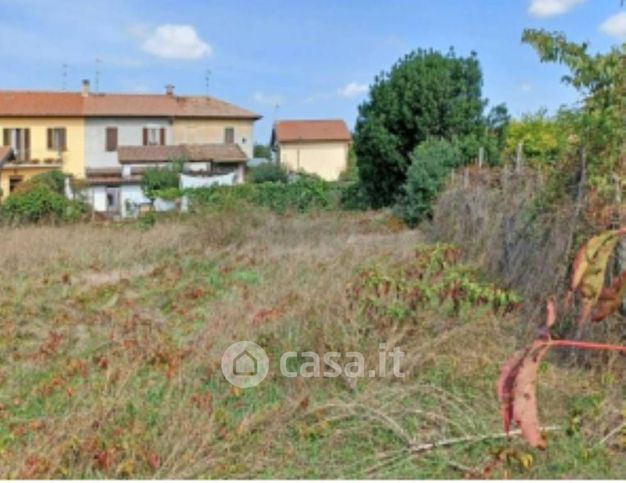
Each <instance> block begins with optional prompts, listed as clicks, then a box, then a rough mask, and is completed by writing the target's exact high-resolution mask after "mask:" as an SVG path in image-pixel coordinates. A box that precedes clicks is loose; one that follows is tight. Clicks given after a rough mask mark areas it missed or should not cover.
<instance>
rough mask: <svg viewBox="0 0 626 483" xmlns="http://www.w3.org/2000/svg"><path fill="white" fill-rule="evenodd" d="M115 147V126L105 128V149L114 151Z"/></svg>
mask: <svg viewBox="0 0 626 483" xmlns="http://www.w3.org/2000/svg"><path fill="white" fill-rule="evenodd" d="M116 149H117V128H116V127H107V128H106V150H107V151H115V150H116Z"/></svg>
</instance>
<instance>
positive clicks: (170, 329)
mask: <svg viewBox="0 0 626 483" xmlns="http://www.w3.org/2000/svg"><path fill="white" fill-rule="evenodd" d="M1 235H2V236H0V275H1V276H0V320H1V322H0V477H3V478H17V477H19V478H49V477H56V478H125V477H132V478H242V477H257V478H270V477H274V478H293V477H303V478H313V477H317V478H339V477H344V478H355V477H361V478H368V477H378V478H391V477H395V478H421V477H429V478H442V477H449V478H455V477H463V476H469V477H472V476H484V477H490V476H498V477H523V478H536V477H543V478H546V477H548V478H549V477H572V478H574V477H590V476H596V477H611V476H613V477H618V476H622V477H623V476H624V474H626V463H625V459H624V450H625V449H624V448H625V447H626V439H625V437H624V436H623V435H620V433H619V432H617V433H615V434H613V435H612V436H611V437H610V438H604V437H605V435H607V434H609V433H610V432H611V430H613V429H614V428H617V427H618V426H619V424H620V422H621V421H623V414H621V413H622V412H623V411H624V409H625V408H624V407H623V400H624V394H623V391H624V387H626V386H625V384H624V382H625V377H626V376H625V375H624V359H623V358H620V357H619V356H609V357H608V358H607V359H606V360H602V361H601V362H602V363H601V364H597V365H595V366H594V367H596V369H595V370H591V369H587V368H584V367H580V366H572V365H569V364H566V363H563V361H560V360H558V359H549V363H548V364H546V365H545V367H543V369H542V374H541V382H540V394H539V397H540V400H541V401H542V407H541V417H542V421H543V423H544V424H546V425H550V426H558V427H559V428H558V430H556V431H554V432H550V433H549V435H548V440H549V447H548V449H547V450H546V451H545V452H535V451H531V450H528V449H527V447H526V446H525V445H524V443H523V442H522V441H520V440H518V439H516V438H513V439H512V440H510V441H507V440H506V439H505V438H503V437H502V436H501V435H500V433H501V431H502V429H501V423H500V420H499V408H498V403H497V401H496V398H495V394H494V384H495V380H496V378H497V374H498V370H499V366H500V364H501V363H502V361H503V360H505V359H506V358H507V357H508V355H509V354H510V353H511V352H512V351H513V350H515V349H516V348H518V347H520V346H522V345H523V344H524V335H526V334H528V333H529V328H528V327H527V324H526V325H525V324H524V321H523V320H519V319H518V315H517V312H516V311H513V312H511V313H508V314H507V313H505V312H506V310H501V309H497V308H494V307H492V306H490V305H489V304H480V303H471V302H468V301H467V300H462V301H461V303H460V304H457V303H450V302H449V301H443V302H441V301H438V300H437V299H436V297H432V298H429V297H425V298H420V299H419V300H417V299H416V300H412V301H409V302H411V303H410V304H408V305H406V304H404V302H406V300H405V299H402V297H400V296H398V297H397V299H392V298H390V296H389V294H388V293H387V292H385V291H383V292H382V293H381V292H379V291H378V290H379V289H378V288H377V287H378V285H377V286H374V288H373V289H372V290H370V289H369V288H368V287H369V285H367V284H368V283H370V281H371V280H372V277H373V275H372V273H374V274H376V276H377V277H379V278H378V279H379V280H389V279H393V277H396V278H397V277H400V276H402V277H405V278H406V277H409V278H410V277H411V274H412V273H418V272H412V271H411V270H410V269H411V267H414V266H415V265H416V263H418V262H416V260H421V261H419V263H426V264H427V263H429V262H428V261H424V260H423V259H420V258H419V257H420V255H419V253H420V250H424V248H423V244H424V243H426V240H424V239H423V236H422V235H420V232H418V231H410V230H406V229H404V228H403V227H402V225H401V224H400V223H399V222H398V221H397V220H396V219H394V218H393V217H392V216H390V215H388V214H385V213H376V212H370V213H358V214H350V213H345V214H344V213H322V214H309V215H284V216H278V215H274V214H271V213H267V212H264V211H261V210H254V211H253V210H248V211H233V212H226V213H219V214H206V215H197V216H194V217H189V218H183V219H171V220H159V222H158V223H157V224H156V225H155V226H154V227H152V228H150V229H141V228H140V227H137V226H134V225H73V226H64V227H46V226H42V227H24V228H12V229H8V228H6V229H3V230H2V232H1ZM418 247H422V248H418ZM427 253H438V252H427ZM442 267H443V265H442ZM416 270H417V269H416ZM446 270H448V268H445V269H442V270H441V271H435V272H433V274H430V272H428V271H426V272H419V274H418V276H419V277H422V276H424V277H431V276H432V277H433V278H432V280H431V279H429V278H425V279H424V280H425V283H427V284H428V283H432V284H437V283H440V282H441V281H442V280H443V281H445V280H446V276H447V275H446V274H447V272H446ZM450 270H452V268H450ZM454 270H458V271H455V272H454V273H455V274H458V273H464V274H467V277H468V280H470V281H469V282H468V283H471V284H473V285H472V286H477V287H490V285H489V281H486V280H483V278H484V277H483V276H482V275H481V274H480V273H479V272H476V271H474V270H470V269H469V268H463V267H462V268H458V269H457V268H454ZM422 273H426V275H421V274H422ZM364 274H365V275H364ZM368 274H369V275H368ZM364 277H365V278H364ZM368 277H369V278H368ZM364 279H365V280H366V282H367V283H364V282H362V280H364ZM355 287H360V288H359V289H358V290H355ZM361 289H362V290H361ZM485 290H486V289H485ZM413 302H414V303H413ZM407 307H408V308H407ZM238 340H251V341H256V342H257V343H258V344H259V345H261V346H262V347H263V348H264V349H265V350H266V351H267V352H268V354H269V356H270V361H272V363H271V366H270V374H269V376H268V377H267V379H266V380H265V381H263V383H261V384H260V385H259V386H258V387H256V388H250V389H237V388H234V387H233V386H231V385H230V384H229V383H228V382H227V381H226V380H225V379H224V377H223V376H222V373H221V370H220V359H221V355H222V352H223V351H224V349H225V348H226V347H227V346H228V345H230V344H231V343H232V342H235V341H238ZM380 342H386V343H387V345H388V346H398V347H401V348H402V350H403V351H404V352H405V353H406V356H405V358H404V359H403V362H402V367H403V370H404V371H405V372H406V373H407V376H406V377H404V378H394V377H392V376H387V377H379V378H371V379H370V378H363V379H351V378H345V377H344V378H333V379H303V378H295V379H288V378H285V377H283V376H281V374H280V373H279V372H278V368H277V366H276V364H275V361H277V360H278V357H279V356H280V354H281V353H282V352H284V351H288V350H290V351H298V352H300V351H306V350H314V351H318V352H320V353H324V352H325V351H329V350H336V351H350V350H358V351H360V352H362V353H363V354H364V356H365V358H366V360H367V361H373V360H375V359H376V358H377V352H378V344H379V343H380ZM598 368H601V369H598ZM431 444H432V445H431ZM439 444H440V445H441V446H438V445H439Z"/></svg>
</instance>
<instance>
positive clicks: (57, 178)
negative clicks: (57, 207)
mask: <svg viewBox="0 0 626 483" xmlns="http://www.w3.org/2000/svg"><path fill="white" fill-rule="evenodd" d="M36 184H37V185H39V184H41V185H44V186H48V187H49V188H50V189H51V190H52V191H54V192H55V193H59V194H64V193H65V175H64V174H63V173H62V172H61V171H59V170H58V169H55V170H52V171H46V172H44V173H40V174H36V175H35V176H33V177H32V178H30V179H29V180H28V185H36Z"/></svg>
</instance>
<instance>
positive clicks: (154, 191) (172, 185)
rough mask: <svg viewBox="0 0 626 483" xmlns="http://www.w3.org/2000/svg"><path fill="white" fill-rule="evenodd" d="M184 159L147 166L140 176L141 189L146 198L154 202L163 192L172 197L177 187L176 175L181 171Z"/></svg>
mask: <svg viewBox="0 0 626 483" xmlns="http://www.w3.org/2000/svg"><path fill="white" fill-rule="evenodd" d="M184 163H185V161H184V160H175V161H172V162H171V163H169V164H167V165H166V166H156V167H153V166H151V167H148V168H146V170H145V171H144V173H143V175H142V177H141V189H142V191H143V193H144V194H145V195H146V198H148V199H149V200H151V201H152V202H154V200H155V199H156V198H159V197H162V195H163V194H164V193H166V197H167V194H169V195H170V196H169V198H171V197H172V193H174V194H175V193H176V190H177V189H178V177H179V175H180V173H181V171H182V167H183V164H184Z"/></svg>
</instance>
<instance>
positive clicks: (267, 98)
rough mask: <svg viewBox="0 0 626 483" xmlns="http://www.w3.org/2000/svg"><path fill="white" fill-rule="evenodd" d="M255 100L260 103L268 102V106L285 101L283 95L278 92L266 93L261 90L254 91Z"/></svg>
mask: <svg viewBox="0 0 626 483" xmlns="http://www.w3.org/2000/svg"><path fill="white" fill-rule="evenodd" d="M254 100H255V101H256V102H258V103H259V104H267V105H268V106H276V105H280V104H282V103H283V98H282V96H279V95H277V94H264V93H263V92H261V91H257V92H255V93H254Z"/></svg>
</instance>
